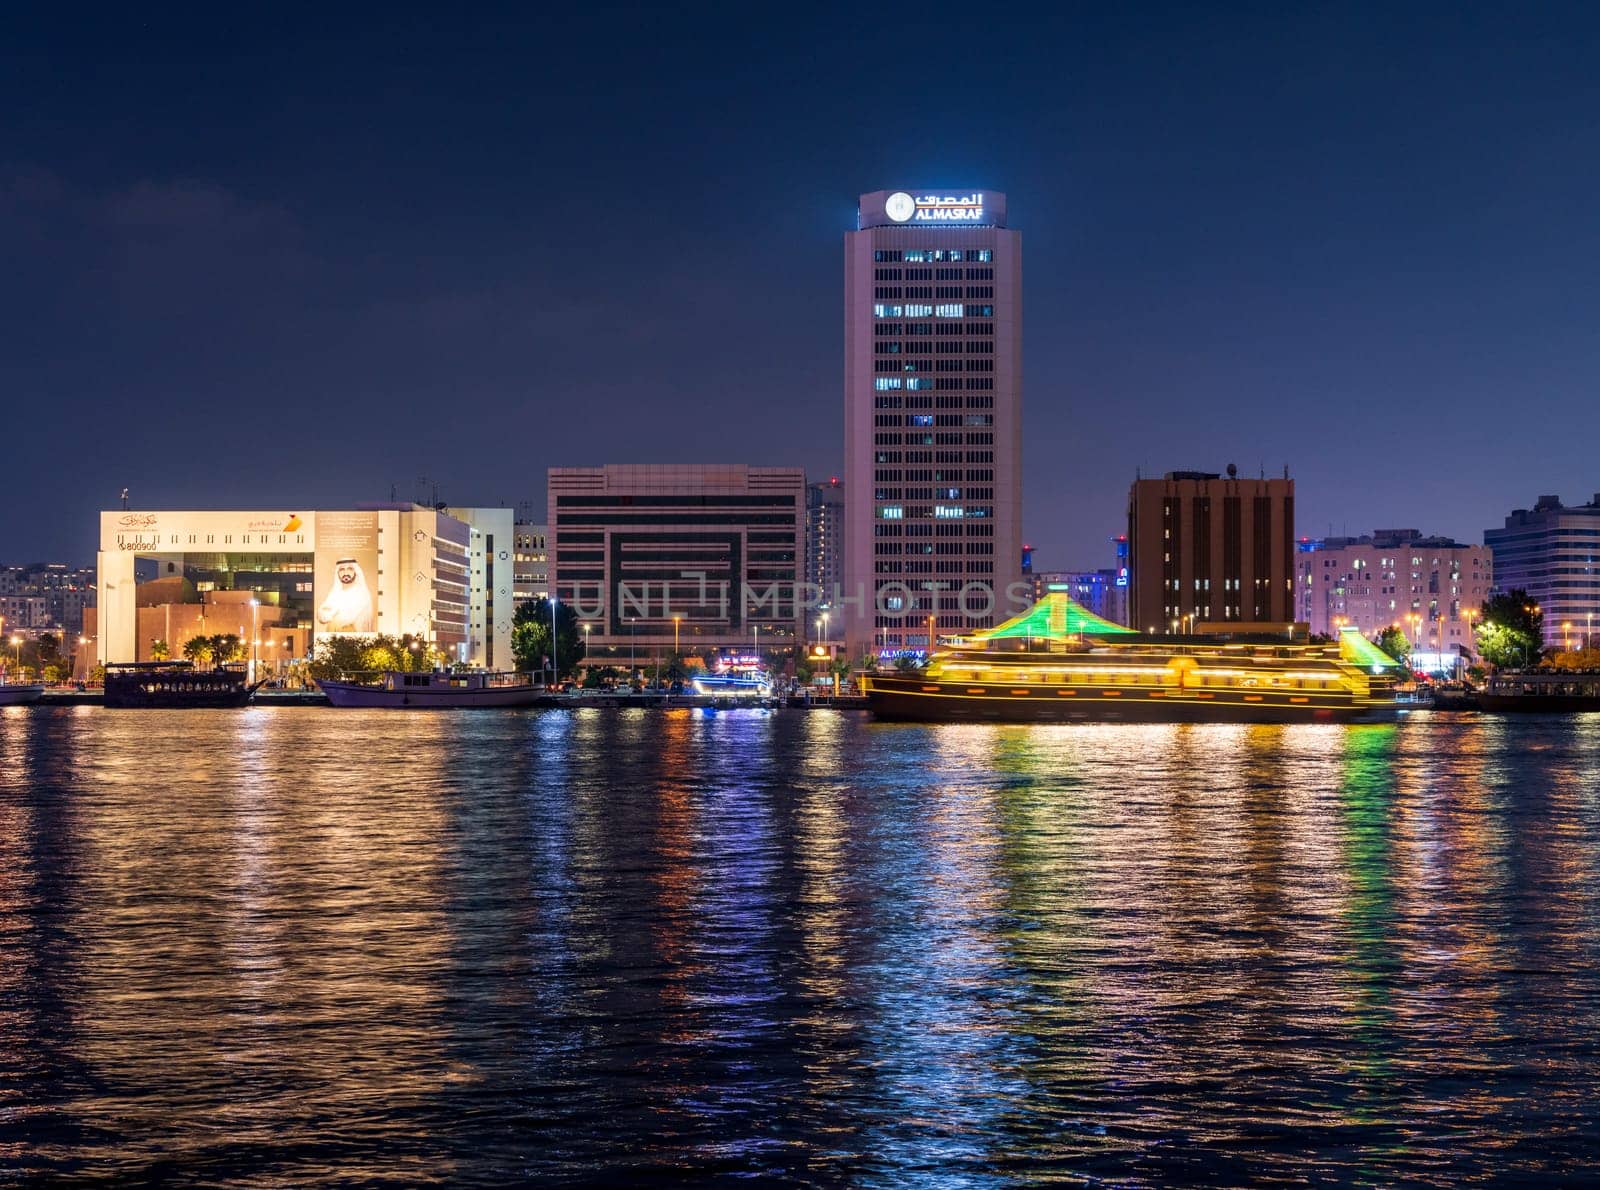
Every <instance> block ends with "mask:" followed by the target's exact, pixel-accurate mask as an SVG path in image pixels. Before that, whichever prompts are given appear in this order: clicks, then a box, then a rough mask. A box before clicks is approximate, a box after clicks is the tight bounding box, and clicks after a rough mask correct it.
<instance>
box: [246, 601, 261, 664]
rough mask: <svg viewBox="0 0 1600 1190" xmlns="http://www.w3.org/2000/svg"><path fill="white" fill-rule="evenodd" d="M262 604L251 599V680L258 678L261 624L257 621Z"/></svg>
mask: <svg viewBox="0 0 1600 1190" xmlns="http://www.w3.org/2000/svg"><path fill="white" fill-rule="evenodd" d="M260 606H261V605H260V604H259V603H257V602H256V601H255V600H254V599H252V600H251V601H250V677H249V678H248V679H247V680H249V681H251V682H253V681H255V680H256V647H257V646H258V645H260V644H261V637H260V632H261V629H260V626H259V625H258V624H257V622H256V609H257V608H258V607H260Z"/></svg>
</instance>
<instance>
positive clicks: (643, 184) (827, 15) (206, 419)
mask: <svg viewBox="0 0 1600 1190" xmlns="http://www.w3.org/2000/svg"><path fill="white" fill-rule="evenodd" d="M148 7H149V11H148V12H139V13H138V16H137V17H135V16H132V15H130V14H131V13H135V12H136V11H138V10H134V9H130V8H127V7H126V6H122V7H116V8H110V7H108V8H107V9H106V11H105V12H103V13H101V14H99V15H98V17H96V16H94V15H93V14H89V15H86V14H85V13H84V12H83V11H82V10H77V9H73V10H67V9H58V8H51V9H49V10H47V11H46V15H39V16H37V17H33V18H30V17H29V16H27V15H25V14H19V13H16V12H13V11H10V10H8V11H7V13H6V14H5V15H3V16H0V112H4V118H3V119H0V262H3V268H0V328H3V329H0V336H3V338H0V344H3V350H0V410H3V412H0V417H3V423H4V430H5V433H6V440H7V445H8V449H7V451H6V455H5V457H6V466H5V471H4V479H3V480H0V484H3V488H0V491H3V493H4V497H5V506H6V515H5V517H4V520H3V521H0V559H5V560H11V561H22V560H30V559H43V558H49V559H56V558H60V559H65V560H88V559H92V556H93V548H94V534H95V519H94V513H95V512H96V510H97V509H99V508H102V507H111V506H113V504H114V500H115V497H116V495H117V492H118V490H119V489H120V488H121V487H123V486H124V485H126V486H128V487H131V488H132V490H133V501H134V504H135V506H137V507H145V508H157V507H189V506H198V507H206V506H218V507H233V506H242V507H258V506H259V507H288V508H291V509H294V508H308V507H329V506H339V505H343V504H348V503H351V502H354V501H358V500H366V499H374V498H377V499H382V498H386V497H387V496H388V495H389V491H390V487H391V484H393V485H397V486H398V491H399V494H400V495H401V496H402V497H406V496H411V495H414V494H416V492H417V490H418V489H417V477H419V476H427V477H429V479H430V480H431V481H436V482H437V483H438V484H439V485H440V491H441V494H442V495H443V496H444V497H445V498H446V499H449V500H451V501H454V502H457V503H463V504H479V503H486V504H498V503H512V504H514V503H517V502H520V501H523V500H532V501H534V502H535V505H536V508H540V509H542V505H543V499H544V469H545V468H546V467H547V466H549V465H551V464H569V465H570V464H587V463H600V462H643V461H652V460H667V459H685V460H694V461H719V460H726V461H748V462H753V463H768V464H791V465H793V464H799V465H804V466H805V467H806V468H807V469H808V470H809V471H811V472H812V473H814V474H815V475H817V476H819V477H825V476H826V475H827V474H829V473H830V472H832V471H835V470H836V469H837V468H838V466H839V464H840V461H841V454H842V443H841V438H842V396H841V372H842V366H841V358H840V356H841V346H842V329H841V319H842V313H841V287H842V277H841V268H842V265H841V250H840V236H841V233H842V232H843V231H844V230H846V229H847V228H849V227H851V226H852V225H853V218H854V203H855V198H856V196H857V195H858V194H859V193H861V192H863V191H867V190H874V189H880V188H884V187H901V186H906V187H913V188H914V187H917V186H922V185H929V186H936V187H943V186H951V187H955V188H957V189H962V188H967V187H984V188H989V189H995V190H1004V191H1005V192H1006V193H1007V194H1008V195H1009V200H1010V211H1011V222H1012V226H1014V227H1018V228H1020V229H1021V230H1022V232H1023V237H1024V238H1023V244H1024V256H1025V283H1024V302H1025V332H1024V336H1025V344H1026V348H1025V351H1026V355H1025V377H1026V380H1025V409H1026V413H1025V420H1026V426H1027V431H1026V432H1027V437H1026V443H1027V445H1026V474H1025V481H1024V490H1025V498H1026V533H1027V536H1028V538H1029V539H1030V540H1031V541H1032V542H1033V543H1034V544H1035V545H1036V546H1038V547H1039V550H1040V554H1039V559H1040V563H1041V564H1042V565H1044V566H1047V567H1058V566H1080V565H1099V564H1107V563H1108V561H1109V557H1108V552H1107V549H1106V547H1105V544H1104V543H1105V539H1106V538H1107V537H1108V536H1110V535H1111V534H1113V533H1115V532H1117V531H1119V529H1120V527H1121V525H1122V521H1123V517H1124V504H1125V499H1126V493H1127V485H1128V483H1129V481H1130V480H1131V479H1132V478H1133V475H1134V472H1135V469H1136V468H1141V467H1142V468H1143V469H1144V470H1145V473H1146V474H1150V473H1159V472H1162V471H1166V470H1171V469H1192V468H1201V469H1216V470H1220V469H1221V468H1222V467H1223V466H1225V465H1226V464H1227V463H1228V462H1230V461H1232V462H1237V463H1238V464H1239V466H1240V469H1241V471H1242V472H1243V473H1245V474H1255V473H1256V472H1257V470H1258V469H1259V468H1261V467H1265V469H1266V470H1267V471H1268V472H1269V473H1277V472H1280V471H1281V469H1282V467H1283V466H1284V464H1286V463H1287V464H1288V465H1289V467H1290V470H1291V474H1293V475H1294V476H1295V477H1296V478H1297V480H1298V481H1299V522H1300V523H1299V531H1300V532H1301V533H1302V534H1308V533H1309V534H1322V533H1324V532H1326V531H1327V530H1328V528H1329V526H1330V524H1331V525H1332V527H1333V528H1334V531H1335V532H1343V531H1344V530H1345V529H1346V528H1348V529H1349V530H1350V531H1351V532H1360V531H1363V530H1368V529H1371V528H1372V527H1373V526H1374V525H1382V526H1397V525H1407V526H1414V527H1417V528H1421V529H1424V530H1430V531H1442V532H1448V533H1454V534H1456V535H1458V536H1461V537H1464V538H1467V539H1469V540H1473V541H1479V540H1481V533H1482V530H1483V529H1484V528H1485V527H1486V526H1491V525H1498V524H1499V522H1500V518H1501V517H1502V516H1503V515H1504V513H1505V512H1506V511H1507V510H1508V509H1509V508H1511V507H1514V506H1526V505H1529V504H1531V503H1532V501H1533V499H1534V498H1535V497H1536V496H1537V495H1538V494H1539V493H1541V492H1559V493H1560V494H1562V495H1563V496H1564V497H1566V498H1567V499H1568V500H1569V502H1570V501H1579V500H1582V499H1586V498H1587V497H1588V496H1589V495H1590V494H1591V493H1593V492H1594V491H1596V490H1600V451H1597V449H1596V441H1597V433H1596V431H1597V429H1600V400H1597V399H1596V392H1595V389H1596V378H1597V376H1600V285H1597V277H1600V71H1597V70H1596V69H1595V63H1596V61H1600V17H1597V16H1595V15H1593V13H1592V12H1591V10H1590V9H1588V8H1586V7H1583V6H1576V5H1574V6H1570V7H1538V8H1535V9H1528V10H1524V9H1522V8H1521V7H1517V6H1510V5H1494V6H1489V5H1483V6H1469V7H1466V8H1465V10H1464V11H1463V10H1461V6H1456V5H1439V6H1426V7H1424V6H1394V5H1374V6H1371V7H1370V8H1366V9H1364V10H1363V9H1357V8H1356V7H1355V6H1351V5H1330V6H1322V7H1319V8H1314V9H1313V8H1310V7H1309V6H1290V5H1277V4H1262V5H1256V6H1236V7H1232V8H1229V9H1228V10H1226V11H1222V10H1221V9H1217V10H1214V11H1213V10H1212V9H1211V6H1204V5H1176V6H1171V7H1167V6H1154V5H1146V6H1138V5H1126V6H1119V5H1094V6H1081V7H1080V6H1062V7H1059V8H1050V9H1049V10H1048V13H1045V12H1044V11H1043V9H1042V8H1041V11H1040V12H1034V11H1031V10H1029V9H1028V8H1027V6H1010V7H1007V6H998V7H987V6H979V7H976V8H975V7H973V6H972V5H970V4H968V5H960V6H953V7H950V8H948V9H942V8H940V7H939V6H937V5H917V6H912V7H906V6H903V5H902V6H890V7H883V6H879V7H876V8H872V7H866V6H853V7H851V8H848V9H828V8H822V7H816V6H803V5H791V6H782V7H776V6H775V7H772V8H770V9H768V8H766V7H764V6H744V7H730V8H727V9H719V10H717V11H715V12H712V13H696V12H695V11H693V10H690V9H684V10H681V11H675V10H673V9H672V8H670V7H668V6H652V7H650V8H641V9H637V10H629V9H600V8H592V9H585V11H584V12H583V13H582V14H577V13H574V12H571V11H568V9H569V8H571V7H576V6H532V5H529V6H516V7H515V8H508V9H507V10H506V12H505V13H504V14H503V15H493V14H488V13H486V12H480V13H476V14H474V13H473V12H472V10H471V9H470V7H469V8H468V9H459V8H457V9H450V8H448V7H444V6H436V5H430V6H428V7H426V8H422V9H417V10H414V11H408V10H407V8H406V7H405V6H403V5H387V6H383V7H381V8H375V9H373V10H372V11H371V12H370V13H368V14H366V15H364V16H362V15H353V14H346V13H341V12H338V11H337V10H338V9H339V8H340V7H341V6H323V7H322V8H317V9H314V8H309V7H308V8H305V9H302V10H297V11H295V12H293V13H290V12H288V11H286V10H277V9H274V10H273V11H272V12H271V13H270V15H264V16H257V17H255V18H251V17H248V16H238V15H234V14H233V13H232V12H231V11H230V10H227V9H226V8H221V9H219V8H216V7H214V6H213V7H207V8H197V9H195V10H193V11H191V12H188V13H185V14H176V15H174V14H163V13H162V12H161V11H160V9H161V6H148ZM41 8H42V6H41ZM330 14H331V15H330ZM429 490H430V491H431V487H430V489H429Z"/></svg>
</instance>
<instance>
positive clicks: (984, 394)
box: [839, 190, 1022, 652]
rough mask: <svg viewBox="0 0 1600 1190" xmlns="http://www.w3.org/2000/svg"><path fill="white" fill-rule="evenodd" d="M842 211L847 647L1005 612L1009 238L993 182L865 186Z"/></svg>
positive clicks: (1009, 508) (1015, 352)
mask: <svg viewBox="0 0 1600 1190" xmlns="http://www.w3.org/2000/svg"><path fill="white" fill-rule="evenodd" d="M857 222H858V229H857V230H856V231H853V232H848V233H846V235H845V244H844V273H845V323H844V342H845V436H844V443H845V445H844V458H845V493H846V503H845V509H846V511H845V567H844V590H843V592H842V594H843V603H842V605H841V607H840V609H839V610H840V612H841V613H842V615H843V618H844V623H845V625H846V635H847V639H848V641H849V644H850V647H851V649H852V651H854V652H860V651H862V650H865V649H868V648H871V649H873V650H874V651H879V650H888V651H891V652H892V651H898V650H902V649H922V648H925V647H927V645H928V644H929V641H930V636H932V637H937V636H938V635H940V634H953V633H957V632H968V631H971V630H973V629H975V628H981V627H986V626H989V625H992V624H995V623H998V622H999V621H1000V620H1001V619H1004V618H1005V617H1006V616H1008V615H1011V614H1013V613H1014V612H1015V611H1017V610H1020V608H1018V607H1017V606H1015V605H1014V603H1013V601H1012V599H1011V598H1010V593H1009V592H1008V587H1009V586H1010V585H1011V584H1012V583H1013V582H1014V581H1016V580H1017V578H1018V577H1019V576H1018V569H1019V566H1020V558H1021V551H1022V243H1021V236H1020V235H1019V233H1017V232H1016V231H1012V230H1009V229H1008V228H1007V227H1006V199H1005V195H1003V194H996V193H994V192H992V191H972V190H960V191H939V192H937V193H935V192H932V191H926V190H880V191H877V192H875V193H872V194H863V195H862V196H861V204H860V209H859V213H858V217H857ZM852 599H855V600H856V602H851V601H852ZM930 618H931V621H930Z"/></svg>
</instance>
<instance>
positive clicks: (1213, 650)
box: [861, 591, 1404, 723]
mask: <svg viewBox="0 0 1600 1190" xmlns="http://www.w3.org/2000/svg"><path fill="white" fill-rule="evenodd" d="M1403 676H1404V673H1403V670H1402V669H1401V667H1400V665H1399V664H1398V663H1397V662H1395V661H1394V660H1393V659H1392V658H1390V657H1389V656H1388V655H1387V654H1385V653H1383V652H1382V651H1380V650H1379V649H1378V648H1377V646H1376V645H1374V644H1372V642H1370V641H1368V640H1367V639H1366V638H1365V637H1363V636H1361V634H1360V633H1359V632H1357V631H1355V630H1354V629H1346V630H1345V631H1344V632H1343V633H1342V634H1341V637H1340V640H1339V642H1338V643H1337V644H1329V645H1324V644H1311V643H1310V642H1309V641H1306V640H1304V639H1301V640H1292V639H1289V638H1287V637H1285V636H1281V635H1278V636H1263V635H1251V634H1246V633H1238V634H1233V635H1225V636H1178V635H1172V636H1166V635H1145V634H1143V633H1139V632H1133V631H1131V630H1129V629H1127V628H1124V627H1122V626H1121V625H1119V624H1113V623H1111V622H1110V621H1108V620H1104V619H1102V618H1100V617H1099V616H1095V615H1094V614H1093V613H1091V612H1089V611H1087V610H1086V609H1084V608H1083V607H1082V606H1080V605H1079V604H1077V603H1076V602H1074V601H1073V600H1072V599H1071V598H1070V597H1069V596H1068V595H1067V594H1066V593H1065V592H1064V591H1051V592H1050V593H1048V594H1047V595H1046V596H1045V598H1044V599H1043V600H1041V601H1040V602H1039V603H1037V604H1035V605H1034V607H1032V608H1031V609H1029V610H1028V611H1026V612H1024V613H1023V614H1022V615H1020V616H1017V617H1015V618H1013V619H1011V620H1008V621H1006V622H1005V623H1004V624H1001V625H1000V626H998V627H996V628H992V629H986V630H984V631H981V632H976V633H973V634H971V635H970V636H968V637H965V638H959V639H955V640H953V641H952V642H951V643H950V644H949V646H948V647H947V648H945V649H943V650H941V651H940V652H938V653H936V654H935V655H934V657H933V658H932V660H931V661H930V662H929V663H928V665H927V666H926V668H925V669H923V670H922V671H920V672H916V673H907V674H882V673H873V674H866V675H863V677H862V679H861V683H862V685H863V687H864V688H865V690H866V697H867V704H868V706H869V707H870V708H871V709H872V711H873V712H874V713H875V714H876V715H877V716H878V717H879V718H882V719H904V720H921V721H930V722H951V721H997V722H1014V723H1035V722H1045V723H1059V722H1073V721H1109V722H1145V723H1333V722H1370V721H1381V720H1384V719H1391V718H1393V717H1394V716H1395V715H1396V714H1398V711H1399V709H1400V703H1399V700H1398V698H1397V695H1396V689H1395V687H1396V685H1397V683H1398V681H1399V680H1400V679H1401V678H1402V677H1403Z"/></svg>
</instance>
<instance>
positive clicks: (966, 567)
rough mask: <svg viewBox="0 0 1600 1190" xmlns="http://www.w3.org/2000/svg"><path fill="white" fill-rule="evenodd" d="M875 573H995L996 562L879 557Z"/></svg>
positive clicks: (874, 569) (978, 559)
mask: <svg viewBox="0 0 1600 1190" xmlns="http://www.w3.org/2000/svg"><path fill="white" fill-rule="evenodd" d="M872 572H873V573H874V574H993V573H994V563H993V562H992V561H985V560H984V559H982V558H966V559H963V560H962V561H960V562H940V563H937V564H935V563H934V562H933V561H931V560H929V561H926V562H924V561H921V560H916V559H913V560H912V561H908V562H906V561H901V560H900V559H898V558H894V559H889V558H879V559H878V560H877V561H876V562H874V563H873V564H872Z"/></svg>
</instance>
